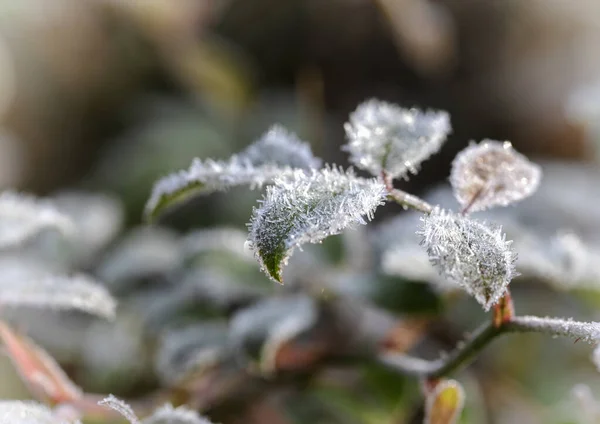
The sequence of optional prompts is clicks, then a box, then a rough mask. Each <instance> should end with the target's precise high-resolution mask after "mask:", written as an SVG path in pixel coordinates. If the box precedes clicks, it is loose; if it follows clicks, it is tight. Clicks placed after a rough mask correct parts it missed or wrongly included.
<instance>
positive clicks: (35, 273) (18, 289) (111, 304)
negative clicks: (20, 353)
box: [0, 262, 116, 319]
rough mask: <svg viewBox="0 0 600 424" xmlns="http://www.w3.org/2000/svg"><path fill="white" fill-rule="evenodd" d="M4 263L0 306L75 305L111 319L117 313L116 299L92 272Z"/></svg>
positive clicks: (65, 306) (54, 306) (54, 307)
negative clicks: (55, 270) (52, 270)
mask: <svg viewBox="0 0 600 424" xmlns="http://www.w3.org/2000/svg"><path fill="white" fill-rule="evenodd" d="M2 264H3V265H5V266H3V267H2V272H1V273H0V309H2V308H6V307H42V308H51V309H60V310H69V309H75V310H80V311H83V312H86V313H89V314H93V315H97V316H99V317H102V318H107V319H112V318H114V316H115V309H116V301H115V300H114V299H113V297H112V296H111V295H110V293H109V292H108V291H107V290H106V289H105V288H104V287H103V286H102V285H100V284H99V283H98V282H96V281H95V280H93V279H92V278H91V277H89V276H86V275H84V274H73V275H61V274H54V273H49V272H45V271H43V270H42V269H34V268H24V267H20V266H17V265H16V264H10V263H4V262H2Z"/></svg>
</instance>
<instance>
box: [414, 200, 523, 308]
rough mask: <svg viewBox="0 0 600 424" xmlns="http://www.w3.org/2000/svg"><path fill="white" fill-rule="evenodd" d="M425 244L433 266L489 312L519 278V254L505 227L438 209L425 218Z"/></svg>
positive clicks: (423, 225)
mask: <svg viewBox="0 0 600 424" xmlns="http://www.w3.org/2000/svg"><path fill="white" fill-rule="evenodd" d="M418 233H419V235H420V236H421V238H422V240H421V244H422V245H423V246H424V247H425V249H426V250H427V253H428V255H429V259H430V261H431V263H432V264H433V265H434V266H435V267H436V268H437V269H438V272H439V273H440V274H441V275H442V276H443V277H445V278H447V279H448V280H450V281H451V282H454V283H456V284H458V285H459V286H461V287H462V288H464V289H465V290H466V291H467V292H468V293H469V294H471V295H472V296H474V297H475V299H476V300H477V301H478V302H479V303H480V304H481V305H482V306H483V308H484V309H485V310H489V308H490V307H491V306H492V305H494V304H495V303H496V302H498V300H500V298H501V297H502V295H503V294H504V292H505V291H506V288H507V287H508V284H509V283H510V281H511V280H512V279H513V277H515V276H516V271H515V262H516V254H515V253H514V252H513V251H512V250H511V243H512V242H510V241H506V239H505V236H504V234H503V233H502V231H501V228H500V227H498V226H494V225H489V224H486V223H485V222H480V221H477V220H474V219H471V218H468V217H465V216H462V215H457V214H454V213H451V212H446V211H444V210H440V209H439V208H436V209H435V210H434V211H433V212H432V213H431V215H428V216H425V217H424V218H423V219H422V225H421V228H420V230H419V232H418Z"/></svg>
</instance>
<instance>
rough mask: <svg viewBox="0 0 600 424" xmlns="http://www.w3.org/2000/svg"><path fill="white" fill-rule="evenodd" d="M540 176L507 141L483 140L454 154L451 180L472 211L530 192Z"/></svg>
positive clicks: (516, 200) (538, 171)
mask: <svg viewBox="0 0 600 424" xmlns="http://www.w3.org/2000/svg"><path fill="white" fill-rule="evenodd" d="M541 177H542V170H541V168H540V167H539V166H538V165H536V164H534V163H531V162H530V161H529V160H528V159H527V158H526V157H525V156H523V155H522V154H520V153H518V152H517V151H516V150H515V149H513V147H512V145H511V144H510V143H509V142H504V143H501V142H498V141H494V140H483V141H482V142H481V143H479V144H474V143H473V144H471V145H470V146H469V147H467V148H466V149H464V150H463V151H462V152H460V153H459V154H458V155H456V158H455V159H454V161H453V163H452V171H451V173H450V183H451V184H452V187H453V189H454V196H455V197H456V199H457V200H458V202H459V203H460V204H461V205H462V206H463V208H464V209H465V210H468V211H469V212H475V211H480V210H484V209H488V208H491V207H494V206H507V205H509V204H511V203H514V202H518V201H520V200H522V199H524V198H526V197H529V196H531V195H532V194H533V193H534V192H535V191H536V190H537V188H538V186H539V183H540V179H541Z"/></svg>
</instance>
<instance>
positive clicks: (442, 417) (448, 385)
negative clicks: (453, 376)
mask: <svg viewBox="0 0 600 424" xmlns="http://www.w3.org/2000/svg"><path fill="white" fill-rule="evenodd" d="M464 404H465V391H464V389H463V388H462V386H461V385H460V383H459V382H457V381H455V380H442V381H440V382H439V383H437V385H436V386H435V388H434V390H433V392H432V393H430V394H429V395H428V396H427V401H426V404H425V421H424V424H454V423H456V422H457V421H458V418H459V417H460V414H461V412H462V409H463V407H464Z"/></svg>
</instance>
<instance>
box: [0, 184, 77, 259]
mask: <svg viewBox="0 0 600 424" xmlns="http://www.w3.org/2000/svg"><path fill="white" fill-rule="evenodd" d="M49 228H52V229H56V230H59V231H60V232H62V233H63V234H65V235H72V234H73V233H74V232H75V225H74V223H73V222H72V221H71V220H70V219H69V217H68V216H66V215H64V214H62V213H61V212H59V211H58V210H57V209H56V208H55V207H54V205H53V204H52V202H50V201H49V200H45V199H39V198H36V197H33V196H30V195H26V194H20V193H16V192H12V191H5V192H2V193H0V248H5V247H10V246H14V245H18V244H20V243H22V242H24V241H26V240H28V239H30V238H31V237H33V236H35V235H36V234H37V233H39V232H41V231H43V230H45V229H49Z"/></svg>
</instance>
